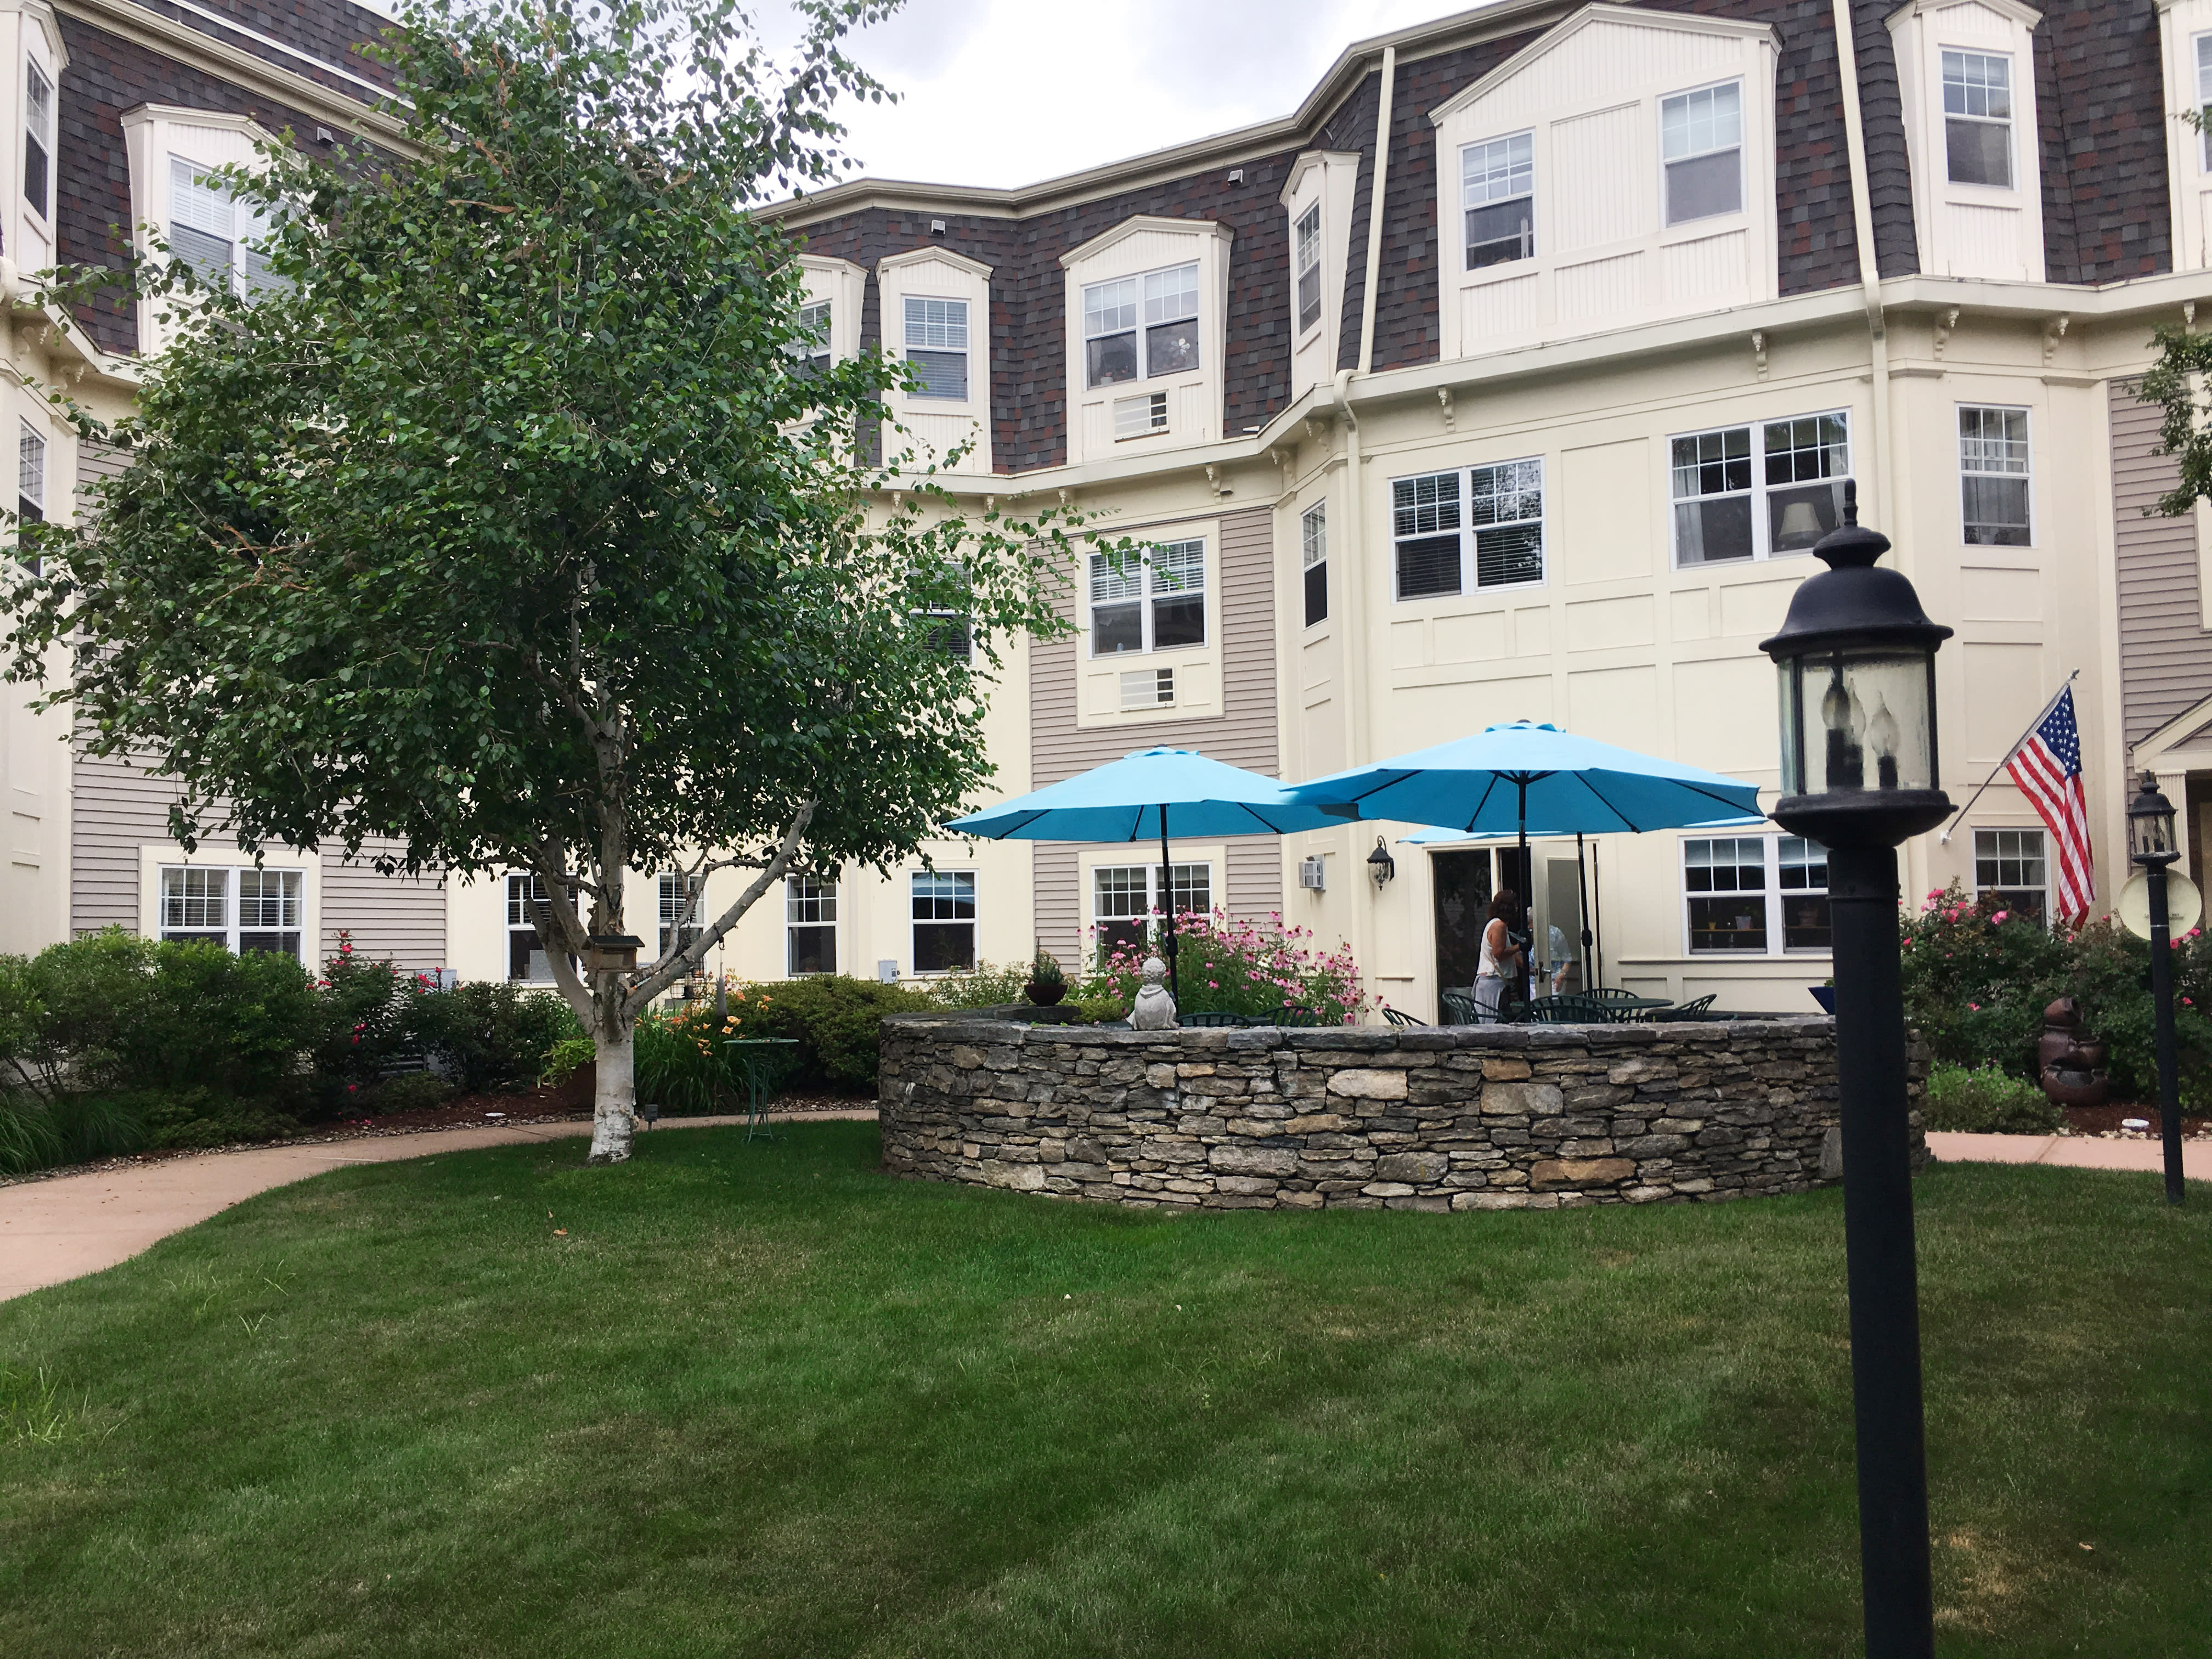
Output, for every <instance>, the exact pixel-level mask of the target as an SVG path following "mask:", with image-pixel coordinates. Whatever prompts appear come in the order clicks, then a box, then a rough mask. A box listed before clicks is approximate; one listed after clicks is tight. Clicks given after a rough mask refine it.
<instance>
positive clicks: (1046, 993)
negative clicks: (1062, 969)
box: [1022, 979, 1067, 1008]
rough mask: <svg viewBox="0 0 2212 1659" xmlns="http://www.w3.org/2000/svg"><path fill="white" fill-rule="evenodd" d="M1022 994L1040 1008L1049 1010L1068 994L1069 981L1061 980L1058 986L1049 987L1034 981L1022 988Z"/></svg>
mask: <svg viewBox="0 0 2212 1659" xmlns="http://www.w3.org/2000/svg"><path fill="white" fill-rule="evenodd" d="M1022 994H1023V995H1024V996H1025V997H1027V998H1028V999H1029V1000H1030V1001H1031V1002H1034V1003H1035V1004H1036V1006H1038V1007H1040V1008H1049V1007H1051V1006H1053V1005H1054V1003H1056V1002H1058V1001H1059V1000H1060V999H1061V998H1062V997H1064V996H1066V994H1067V981H1066V980H1061V981H1060V982H1059V983H1058V984H1056V985H1047V984H1044V983H1043V982H1042V981H1038V980H1034V979H1033V980H1031V981H1030V982H1029V983H1028V984H1026V985H1024V986H1023V987H1022Z"/></svg>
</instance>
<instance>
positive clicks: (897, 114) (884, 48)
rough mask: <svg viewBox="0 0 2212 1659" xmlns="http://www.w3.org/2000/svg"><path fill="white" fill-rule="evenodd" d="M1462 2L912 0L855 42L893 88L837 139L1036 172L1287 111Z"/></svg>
mask: <svg viewBox="0 0 2212 1659" xmlns="http://www.w3.org/2000/svg"><path fill="white" fill-rule="evenodd" d="M778 9H780V8H778ZM1463 9H1466V8H1465V7H1464V6H1463V5H1458V4H1454V3H1451V0H908V5H907V7H906V9H904V10H903V11H902V12H901V13H900V14H898V15H895V16H894V17H893V18H892V19H891V21H889V22H888V23H884V24H882V25H879V26H878V27H875V28H872V29H869V30H866V31H864V32H863V33H861V34H860V35H859V36H857V37H856V38H855V39H854V41H853V43H852V46H851V52H852V55H853V56H854V58H856V59H858V60H859V61H860V64H862V65H863V66H864V67H866V69H867V70H869V71H870V72H871V73H872V74H873V75H875V76H876V77H877V78H878V79H879V80H881V81H882V82H884V83H885V84H886V85H887V86H890V88H893V89H895V90H896V91H897V92H898V93H899V94H901V100H900V101H899V102H898V103H896V104H882V105H862V106H857V107H848V108H847V109H845V110H844V111H843V112H842V118H843V119H844V120H845V122H846V124H847V125H848V126H849V127H850V129H851V137H850V139H849V140H848V143H847V145H846V149H848V151H849V152H850V153H851V154H852V155H854V157H855V158H857V160H858V161H859V162H860V167H861V169H862V170H863V171H864V172H866V173H869V174H871V175H872V176H874V177H877V178H883V179H927V180H928V181H930V182H932V183H935V184H956V185H1023V184H1029V183H1032V182H1034V181H1036V180H1037V179H1048V178H1052V177H1054V176H1056V175H1058V174H1060V173H1073V172H1077V171H1079V170H1080V169H1082V168H1085V167H1095V166H1097V165H1099V164H1101V163H1103V162H1107V161H1118V160H1121V159H1122V158H1123V157H1126V156H1130V155H1141V154H1143V153H1144V152H1145V151H1146V150H1152V149H1162V148H1164V147H1165V146H1168V145H1170V144H1176V143H1184V142H1186V141H1188V140H1189V139H1193V138H1200V137H1205V136H1206V135H1207V134H1208V133H1213V132H1221V131H1227V130H1229V129H1231V128H1233V127H1240V126H1244V125H1249V124H1250V123H1252V122H1255V121H1263V120H1267V119H1268V118H1272V117H1275V116H1279V115H1287V114H1289V113H1290V112H1291V111H1293V110H1294V109H1296V108H1297V103H1298V100H1300V99H1302V98H1303V97H1304V96H1305V94H1307V93H1308V92H1309V91H1310V90H1311V88H1312V87H1313V85H1314V83H1315V82H1316V81H1318V80H1319V79H1320V78H1321V76H1322V75H1323V74H1324V73H1325V72H1326V71H1327V70H1328V66H1329V64H1332V63H1334V61H1335V59H1336V57H1337V54H1338V53H1340V52H1342V51H1343V49H1344V48H1345V47H1346V46H1349V45H1350V44H1351V43H1352V41H1354V40H1361V39H1364V38H1365V37H1367V36H1369V35H1373V34H1379V33H1384V32H1386V31H1388V30H1390V29H1395V28H1399V27H1404V26H1405V25H1407V24H1408V23H1415V22H1421V21H1426V20H1428V19H1430V18H1433V17H1438V16H1444V15H1449V14H1451V13H1453V12H1456V11H1460V10H1463ZM763 22H764V23H765V24H766V25H767V32H768V33H769V36H770V38H771V39H775V38H779V37H781V38H788V37H787V33H786V31H787V27H788V25H787V15H785V16H783V17H779V16H776V15H774V14H773V12H772V13H771V15H769V16H766V17H764V18H763Z"/></svg>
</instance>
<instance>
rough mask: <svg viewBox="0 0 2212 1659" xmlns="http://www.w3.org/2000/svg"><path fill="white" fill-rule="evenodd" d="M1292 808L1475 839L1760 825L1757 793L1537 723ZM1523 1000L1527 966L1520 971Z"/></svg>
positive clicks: (1361, 772) (1426, 752)
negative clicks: (1387, 821) (1311, 808)
mask: <svg viewBox="0 0 2212 1659" xmlns="http://www.w3.org/2000/svg"><path fill="white" fill-rule="evenodd" d="M1287 793H1289V794H1290V795H1291V797H1292V799H1297V800H1301V801H1304V802H1306V803H1308V804H1309V805H1315V806H1320V807H1324V808H1327V809H1329V810H1332V811H1340V812H1344V813H1346V815H1348V816H1351V817H1362V818H1389V819H1392V820H1395V822H1397V823H1419V824H1426V825H1432V826H1435V827H1436V828H1437V829H1444V830H1455V831H1457V832H1459V833H1460V834H1462V835H1463V836H1469V837H1477V836H1500V837H1502V836H1508V835H1511V836H1516V839H1517V841H1518V842H1519V846H1520V853H1521V857H1522V860H1523V867H1524V868H1525V867H1526V860H1527V858H1528V832H1529V830H1530V829H1534V830H1535V832H1536V833H1537V834H1538V835H1540V836H1543V835H1553V836H1561V835H1572V836H1577V838H1579V837H1580V836H1583V835H1597V834H1607V833H1612V832H1615V831H1620V830H1629V831H1642V830H1645V829H1702V828H1705V827H1706V826H1714V827H1718V826H1722V825H1727V824H1741V823H1758V822H1759V821H1760V820H1761V819H1762V818H1763V817H1764V816H1765V815H1764V814H1763V813H1762V812H1760V811H1759V789H1758V787H1757V786H1756V785H1753V784H1748V783H1743V782H1740V781H1737V780H1736V779H1735V778H1731V777H1726V776H1723V775H1722V774H1720V773H1718V772H1708V771H1706V770H1705V769H1704V768H1703V767H1699V766H1686V765H1684V764H1683V763H1681V762H1680V761H1670V760H1662V759H1660V758H1659V757H1657V756H1656V755H1643V754H1638V752H1637V751H1636V750H1633V749H1622V748H1619V747H1617V746H1615V745H1614V744H1609V743H1600V742H1598V741H1597V740H1596V739H1595V738H1578V737H1577V736H1575V735H1574V734H1573V733H1572V732H1562V731H1560V730H1559V727H1557V726H1549V725H1538V724H1536V723H1535V722H1534V721H1530V720H1511V721H1507V722H1504V723H1503V724H1500V725H1497V726H1488V727H1486V728H1485V729H1484V730H1483V731H1481V732H1478V733H1476V734H1475V735H1474V737H1471V738H1457V739H1455V741H1453V742H1450V743H1444V744H1437V746H1436V747H1435V748H1433V749H1418V750H1414V751H1413V753H1412V754H1410V755H1399V756H1395V757H1393V758H1391V759H1389V760H1386V761H1377V762H1376V763H1375V764H1373V765H1372V766H1360V767H1354V768H1353V769H1351V770H1350V771H1347V772H1336V773H1332V774H1331V775H1328V777H1325V778H1316V779H1314V780H1313V781H1311V782H1309V783H1299V784H1292V785H1291V786H1290V787H1289V790H1288V792H1287ZM1527 973H1528V963H1527V959H1526V957H1524V958H1523V959H1522V996H1523V997H1526V996H1527V995H1528V981H1527Z"/></svg>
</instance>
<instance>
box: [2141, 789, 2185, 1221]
mask: <svg viewBox="0 0 2212 1659" xmlns="http://www.w3.org/2000/svg"><path fill="white" fill-rule="evenodd" d="M2128 856H2129V857H2130V859H2132V860H2134V861H2135V862H2136V864H2138V865H2140V866H2142V872H2143V884H2144V885H2145V886H2146V887H2148V889H2149V893H2148V897H2149V899H2150V1000H2151V1006H2152V1008H2153V1010H2154V1012H2155V1014H2156V1016H2157V1020H2158V1121H2159V1136H2160V1139H2161V1140H2163V1141H2164V1142H2165V1143H2166V1202H2167V1203H2169V1204H2179V1203H2180V1202H2181V1197H2182V1182H2181V1085H2180V1080H2179V1077H2178V1075H2177V1071H2176V1066H2175V1064H2174V1054H2173V939H2172V930H2171V929H2169V928H2168V927H2167V926H2166V867H2167V866H2169V865H2171V864H2172V863H2173V862H2174V861H2175V860H2178V859H2179V858H2180V856H2181V850H2180V848H2177V847H2176V846H2175V845H2174V844H2173V803H2172V801H2170V800H2168V799H2166V797H2165V795H2164V794H2162V793H2160V790H2159V787H2158V781H2157V780H2156V779H2154V778H2153V777H2152V776H2151V775H2150V774H2149V773H2148V772H2146V773H2144V774H2143V775H2142V787H2141V788H2140V789H2139V790H2137V791H2136V798H2135V799H2133V800H2132V801H2130V802H2129V803H2128Z"/></svg>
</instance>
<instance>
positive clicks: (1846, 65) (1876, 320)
mask: <svg viewBox="0 0 2212 1659" xmlns="http://www.w3.org/2000/svg"><path fill="white" fill-rule="evenodd" d="M1832 5H1833V7H1834V15H1835V29H1836V67H1837V69H1838V71H1839V73H1840V74H1841V75H1842V76H1843V82H1844V150H1845V152H1846V154H1847V155H1849V157H1850V173H1851V231H1852V237H1853V240H1856V241H1857V243H1858V255H1859V290H1860V293H1861V294H1862V295H1863V297H1864V299H1865V301H1866V314H1867V335H1868V338H1869V342H1870V343H1871V345H1870V355H1871V357H1872V361H1873V368H1874V398H1873V404H1874V430H1873V431H1872V432H1871V433H1869V435H1868V436H1869V439H1870V440H1871V447H1872V449H1873V452H1874V461H1875V491H1876V500H1875V512H1876V513H1877V514H1878V515H1879V517H1880V519H1881V520H1882V521H1886V522H1887V523H1890V524H1891V525H1893V526H1894V525H1895V524H1896V522H1897V513H1898V504H1897V497H1896V496H1895V495H1893V493H1892V492H1891V478H1890V463H1889V443H1888V438H1889V430H1890V420H1889V326H1888V321H1887V318H1886V317H1885V315H1884V313H1883V307H1882V302H1881V265H1880V262H1879V261H1878V260H1877V259H1876V258H1875V246H1874V202H1873V199H1872V197H1871V195H1870V193H1869V186H1868V184H1867V149H1866V116H1865V114H1864V112H1863V111H1862V110H1861V109H1860V107H1859V53H1858V41H1857V38H1856V36H1855V35H1854V34H1853V33H1852V23H1851V6H1850V0H1832Z"/></svg>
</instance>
